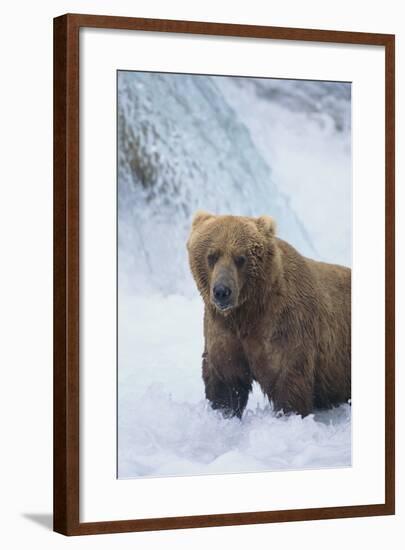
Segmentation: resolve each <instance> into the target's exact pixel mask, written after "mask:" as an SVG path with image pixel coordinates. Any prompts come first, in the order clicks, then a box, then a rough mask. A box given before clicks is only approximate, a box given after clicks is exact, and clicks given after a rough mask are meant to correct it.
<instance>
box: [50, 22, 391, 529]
mask: <svg viewBox="0 0 405 550" xmlns="http://www.w3.org/2000/svg"><path fill="white" fill-rule="evenodd" d="M394 149H395V148H394V36H392V35H386V34H367V33H356V32H340V31H326V30H308V29H291V28H276V27H260V26H248V25H230V24H222V23H221V24H219V23H199V22H186V21H167V20H151V19H137V18H123V17H104V16H93V15H64V16H61V17H58V18H56V19H55V20H54V304H55V305H54V308H55V309H54V529H55V530H56V531H58V532H60V533H63V534H66V535H81V534H96V533H113V532H124V531H141V530H142V531H144V530H154V529H175V528H188V527H205V526H207V527H208V526H219V525H238V524H246V523H266V522H278V521H295V520H311V519H328V518H345V517H356V516H372V515H386V514H393V513H394V509H395V504H394V503H395V496H394V495H395V487H394V479H395V477H394V470H395V462H394V460H395V459H394V456H395V453H394V407H395V404H394V389H395V387H394Z"/></svg>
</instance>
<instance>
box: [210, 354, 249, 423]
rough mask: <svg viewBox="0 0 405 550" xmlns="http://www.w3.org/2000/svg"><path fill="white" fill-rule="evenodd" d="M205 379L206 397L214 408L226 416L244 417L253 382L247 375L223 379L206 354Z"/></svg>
mask: <svg viewBox="0 0 405 550" xmlns="http://www.w3.org/2000/svg"><path fill="white" fill-rule="evenodd" d="M203 380H204V384H205V397H206V398H207V399H208V401H209V402H210V404H211V407H212V408H213V409H219V410H221V411H222V413H223V415H224V417H226V418H230V417H232V416H237V417H238V418H242V414H243V411H244V410H245V407H246V404H247V402H248V397H249V392H250V390H251V389H252V382H251V381H250V380H249V378H248V377H246V379H245V380H241V379H237V378H235V379H233V380H229V379H226V380H225V379H223V378H221V377H220V375H219V374H218V372H217V371H216V369H215V368H214V366H213V363H211V364H210V362H209V360H208V358H207V356H206V354H205V353H204V356H203Z"/></svg>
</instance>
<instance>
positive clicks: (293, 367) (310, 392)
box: [268, 353, 315, 417]
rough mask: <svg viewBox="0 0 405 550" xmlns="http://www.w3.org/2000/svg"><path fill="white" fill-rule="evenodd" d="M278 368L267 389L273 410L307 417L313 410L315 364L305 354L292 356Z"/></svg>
mask: <svg viewBox="0 0 405 550" xmlns="http://www.w3.org/2000/svg"><path fill="white" fill-rule="evenodd" d="M294 355H295V356H296V357H295V360H292V358H291V357H289V358H288V359H287V358H286V360H285V361H284V362H283V364H281V365H280V366H279V371H278V376H277V378H276V380H275V383H274V384H273V385H272V386H271V387H270V388H269V391H268V396H269V398H270V399H271V400H272V401H273V404H274V408H275V410H277V411H279V410H282V411H284V412H285V413H289V412H295V413H298V414H300V415H301V416H303V417H304V416H307V415H308V414H310V413H311V412H312V411H313V408H314V375H315V364H314V361H313V359H312V357H308V355H306V354H305V353H302V354H301V353H296V354H294Z"/></svg>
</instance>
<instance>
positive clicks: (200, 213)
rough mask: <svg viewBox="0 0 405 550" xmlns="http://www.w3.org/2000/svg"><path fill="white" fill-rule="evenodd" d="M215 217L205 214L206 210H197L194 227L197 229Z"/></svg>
mask: <svg viewBox="0 0 405 550" xmlns="http://www.w3.org/2000/svg"><path fill="white" fill-rule="evenodd" d="M213 217H214V216H213V214H210V213H209V212H205V210H197V212H196V213H195V214H194V217H193V222H192V227H193V228H195V227H197V226H198V225H200V223H202V222H205V221H206V220H209V219H210V218H213Z"/></svg>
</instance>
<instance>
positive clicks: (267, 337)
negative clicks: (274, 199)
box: [187, 211, 351, 417]
mask: <svg viewBox="0 0 405 550" xmlns="http://www.w3.org/2000/svg"><path fill="white" fill-rule="evenodd" d="M187 249H188V253H189V262H190V268H191V272H192V274H193V277H194V279H195V282H196V284H197V287H198V290H199V292H200V294H201V296H202V298H203V300H204V305H205V312H204V340H205V348H204V353H203V365H202V372H203V380H204V383H205V394H206V397H207V399H208V400H209V401H210V403H211V405H212V407H213V408H214V409H220V410H221V411H222V412H223V414H224V415H225V416H235V415H236V416H238V417H241V416H242V414H243V410H244V408H245V406H246V403H247V400H248V396H249V392H250V391H251V389H252V383H253V381H254V380H255V381H257V382H258V384H259V385H260V387H261V389H262V391H263V392H264V393H265V394H266V395H267V396H268V398H269V400H271V401H272V403H273V406H274V409H275V410H277V411H284V412H285V413H289V412H295V413H298V414H300V415H302V416H305V415H308V414H309V413H311V412H312V411H313V410H314V409H318V408H330V407H333V406H335V405H338V404H340V403H344V402H347V401H348V400H349V399H350V397H351V270H350V269H349V268H347V267H343V266H339V265H333V264H328V263H324V262H318V261H315V260H311V259H309V258H306V257H304V256H302V255H301V254H300V253H299V252H298V251H297V250H295V249H294V248H293V247H292V246H291V245H289V244H288V243H287V242H285V241H283V240H281V239H279V238H278V237H277V236H276V227H275V222H274V220H273V219H272V218H271V217H269V216H261V217H259V218H250V217H243V216H217V215H213V214H209V213H207V212H203V211H198V212H196V214H195V216H194V219H193V223H192V228H191V232H190V236H189V239H188V242H187Z"/></svg>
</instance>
